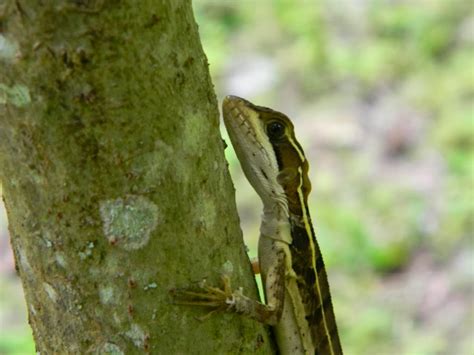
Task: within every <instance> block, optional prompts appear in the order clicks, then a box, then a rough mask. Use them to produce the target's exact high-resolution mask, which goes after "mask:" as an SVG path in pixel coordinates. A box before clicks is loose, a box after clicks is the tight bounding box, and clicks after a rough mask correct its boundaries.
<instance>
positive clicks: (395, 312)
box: [0, 0, 474, 355]
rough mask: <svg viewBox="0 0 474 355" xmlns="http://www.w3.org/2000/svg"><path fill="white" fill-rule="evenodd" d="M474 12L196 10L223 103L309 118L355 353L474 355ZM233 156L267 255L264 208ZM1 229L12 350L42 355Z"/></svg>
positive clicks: (316, 212) (324, 244)
mask: <svg viewBox="0 0 474 355" xmlns="http://www.w3.org/2000/svg"><path fill="white" fill-rule="evenodd" d="M473 8H474V4H473V2H472V1H470V0H452V1H448V0H446V1H442V0H417V1H403V0H393V1H388V0H386V1H382V0H379V1H376V0H333V1H330V0H323V1H309V0H274V1H271V0H254V1H250V0H240V1H237V0H235V1H225V0H221V1H218V0H214V1H211V0H195V1H194V11H195V16H196V19H197V22H198V24H199V29H200V34H201V40H202V43H203V47H204V50H205V52H206V54H207V56H208V60H209V63H210V70H211V75H212V78H213V82H214V84H215V86H216V92H217V95H218V98H219V101H221V100H222V98H223V97H224V96H225V95H227V94H233V95H238V96H243V97H245V98H247V99H249V100H250V101H252V102H254V103H256V104H259V105H263V106H269V107H272V108H274V109H276V110H279V111H282V112H284V113H286V114H287V115H288V116H289V117H291V118H292V119H293V121H294V123H295V127H296V133H297V137H298V139H299V141H300V143H301V144H302V146H303V147H304V149H305V152H306V155H307V157H308V159H309V160H310V164H311V171H310V175H311V180H312V184H313V192H312V194H311V196H310V197H311V201H310V207H311V212H312V217H313V222H314V224H315V230H316V232H317V235H318V240H319V243H320V245H321V248H322V251H323V254H324V256H325V261H326V264H327V267H328V271H329V276H330V282H331V287H332V293H333V300H334V306H335V309H336V314H337V317H338V322H339V329H340V333H341V338H342V343H343V346H344V349H345V353H346V354H349V355H350V354H474V340H473V338H474V287H473V280H474V248H473V247H474V245H473V221H474V220H473V210H474V203H473V202H474V199H473V187H474V184H473V183H474V180H473V178H474V176H473V168H474V160H473V152H474V150H473V143H474V121H473V118H474V117H473V116H474V115H473V113H474V100H473V98H474V64H473V63H474V12H473ZM223 135H224V136H225V132H224V131H223ZM226 155H227V159H228V160H229V164H230V170H231V173H232V177H233V179H234V183H235V187H236V190H237V202H238V206H239V213H240V216H241V222H242V228H243V230H244V235H245V236H246V243H247V244H248V246H249V249H250V252H249V253H250V255H251V256H255V255H256V240H257V237H258V228H259V223H260V214H261V211H260V209H261V205H260V202H259V200H258V197H257V196H256V194H255V193H254V192H253V190H252V189H251V188H250V186H249V185H248V183H247V182H246V180H245V178H244V177H243V175H242V173H241V172H240V167H239V164H238V161H237V159H236V157H235V155H234V154H233V152H232V148H230V147H229V148H227V150H226ZM0 227H1V230H0V233H1V235H0V289H1V292H0V354H34V346H33V344H32V340H31V335H30V331H29V329H28V328H27V322H26V311H25V306H24V305H23V299H22V295H21V287H20V283H19V280H18V279H17V277H16V276H15V272H14V267H13V261H12V258H11V253H10V251H9V250H8V236H7V230H6V218H5V216H4V215H3V216H1V217H0Z"/></svg>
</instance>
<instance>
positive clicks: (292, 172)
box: [277, 167, 298, 188]
mask: <svg viewBox="0 0 474 355" xmlns="http://www.w3.org/2000/svg"><path fill="white" fill-rule="evenodd" d="M297 176H298V171H297V170H296V169H295V168H292V167H289V168H285V169H283V170H282V171H280V173H279V174H278V176H277V181H278V183H279V184H280V185H281V186H282V187H283V188H285V186H288V184H291V183H292V182H293V180H295V179H296V177H297Z"/></svg>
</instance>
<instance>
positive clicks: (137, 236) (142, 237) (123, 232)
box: [100, 195, 159, 250]
mask: <svg viewBox="0 0 474 355" xmlns="http://www.w3.org/2000/svg"><path fill="white" fill-rule="evenodd" d="M100 216H101V218H102V223H103V231H104V234H105V237H106V238H107V239H108V241H109V243H111V244H114V245H117V246H118V247H121V248H123V249H126V250H135V249H140V248H142V247H144V246H145V245H146V244H147V243H148V241H149V239H150V235H151V233H152V232H153V231H154V230H155V228H156V226H157V224H158V222H159V218H158V217H159V211H158V207H157V206H156V205H155V204H154V203H153V202H152V201H150V200H148V199H147V198H145V197H143V196H136V195H131V196H127V197H125V198H117V199H114V200H106V201H102V202H101V203H100Z"/></svg>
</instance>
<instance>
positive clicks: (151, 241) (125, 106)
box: [0, 0, 271, 354]
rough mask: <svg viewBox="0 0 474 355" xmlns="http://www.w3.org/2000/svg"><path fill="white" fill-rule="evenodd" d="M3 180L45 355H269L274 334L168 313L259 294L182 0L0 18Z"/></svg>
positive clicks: (222, 319) (50, 2)
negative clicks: (228, 283) (230, 295)
mask: <svg viewBox="0 0 474 355" xmlns="http://www.w3.org/2000/svg"><path fill="white" fill-rule="evenodd" d="M0 11H3V16H1V14H0V31H2V32H1V34H0V61H1V67H0V164H1V172H0V174H1V175H0V178H1V181H2V184H3V196H4V201H5V205H6V208H7V212H8V220H9V225H10V234H11V243H12V246H13V249H14V253H15V260H16V263H17V268H18V272H19V275H20V277H21V279H22V282H23V287H24V290H25V295H26V301H27V304H28V310H29V322H30V324H31V327H32V328H33V334H34V338H35V342H36V346H37V350H38V351H40V352H41V353H45V354H52V353H87V352H92V353H118V354H120V353H124V354H130V353H141V352H144V353H147V352H149V353H159V354H176V353H196V354H211V353H219V354H223V353H268V352H269V351H271V344H270V340H269V336H268V332H267V329H265V327H263V326H261V325H260V324H257V323H256V322H253V321H250V320H246V319H243V318H241V317H239V316H237V315H232V314H223V313H220V314H216V315H214V316H212V317H210V318H208V319H207V320H206V321H199V320H197V319H195V317H196V316H203V315H204V314H206V313H207V310H204V309H201V308H193V307H188V306H177V305H173V304H172V303H171V297H170V295H169V291H170V290H171V289H173V288H176V287H184V286H187V285H189V284H192V283H195V282H198V281H200V280H202V279H203V278H207V279H208V280H209V282H211V283H219V277H220V274H221V272H223V271H226V272H228V273H229V272H232V270H233V272H232V282H233V285H235V286H243V287H244V290H245V293H246V294H248V295H250V296H253V297H257V296H256V294H257V293H256V287H255V282H254V279H253V275H252V273H251V268H250V265H249V262H248V258H247V256H246V253H245V249H244V244H243V241H242V237H241V232H240V229H239V226H238V217H237V212H236V208H235V202H234V201H235V199H234V195H233V188H232V184H231V181H230V177H229V174H228V170H227V166H226V163H225V160H224V154H223V144H222V141H221V139H220V136H219V128H218V126H219V120H218V110H217V105H216V99H215V95H214V93H213V90H212V84H211V81H210V78H209V72H208V68H207V67H208V64H207V61H206V58H205V56H204V54H203V52H202V48H201V44H200V41H199V37H198V33H197V26H196V24H195V22H194V18H193V15H192V9H191V3H190V1H184V0H182V1H177V0H148V1H140V2H136V1H133V0H122V1H119V0H116V1H112V0H110V1H107V0H102V1H100V0H98V1H66V0H62V1H58V0H45V1H41V2H40V1H25V0H15V1H9V2H8V3H7V4H4V6H3V7H0Z"/></svg>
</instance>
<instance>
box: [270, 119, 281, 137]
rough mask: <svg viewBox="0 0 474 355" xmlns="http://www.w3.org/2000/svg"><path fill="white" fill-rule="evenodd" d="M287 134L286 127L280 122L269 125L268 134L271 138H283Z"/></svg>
mask: <svg viewBox="0 0 474 355" xmlns="http://www.w3.org/2000/svg"><path fill="white" fill-rule="evenodd" d="M284 133H285V126H284V125H283V124H282V123H281V122H278V121H273V122H270V123H269V124H268V125H267V134H268V136H269V137H270V138H275V139H277V138H281V137H282V136H283V134H284Z"/></svg>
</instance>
